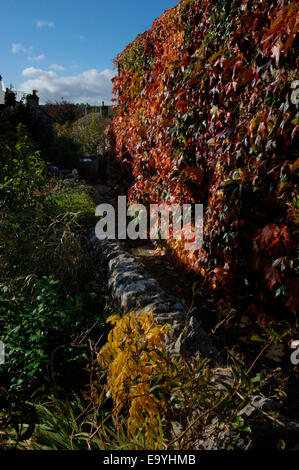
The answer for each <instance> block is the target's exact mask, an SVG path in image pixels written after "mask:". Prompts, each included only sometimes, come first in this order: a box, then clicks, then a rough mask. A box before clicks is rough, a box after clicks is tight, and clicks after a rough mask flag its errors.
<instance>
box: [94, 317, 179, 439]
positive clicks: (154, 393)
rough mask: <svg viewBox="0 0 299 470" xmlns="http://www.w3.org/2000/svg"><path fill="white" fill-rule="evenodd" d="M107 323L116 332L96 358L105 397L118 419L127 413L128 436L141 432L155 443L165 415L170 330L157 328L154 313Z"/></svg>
mask: <svg viewBox="0 0 299 470" xmlns="http://www.w3.org/2000/svg"><path fill="white" fill-rule="evenodd" d="M107 322H110V323H111V324H112V325H114V328H113V329H112V330H111V331H110V333H109V335H108V342H107V343H106V344H105V345H104V346H103V347H102V349H101V350H100V352H99V354H98V357H97V359H98V363H99V366H100V367H101V369H102V370H105V371H106V373H107V384H106V385H105V392H106V395H107V396H111V397H112V399H113V403H114V413H115V414H116V415H118V414H119V413H120V411H121V410H123V412H125V411H128V422H127V424H128V431H129V433H130V434H131V435H132V436H134V434H136V433H139V432H140V431H142V432H144V433H145V437H146V439H147V441H148V443H149V442H150V441H151V442H152V441H153V440H155V436H157V437H158V435H159V433H160V431H161V423H160V418H159V416H160V414H161V413H162V414H164V413H165V412H166V399H165V393H163V376H164V374H165V373H167V368H168V365H167V364H168V361H167V354H166V352H165V345H164V342H163V340H164V337H165V335H166V334H167V331H168V330H169V328H170V326H169V325H158V324H156V323H155V321H154V317H153V313H152V312H151V314H150V315H148V314H147V313H145V312H144V313H141V314H139V315H138V316H137V315H136V314H135V313H134V312H131V313H129V314H128V315H126V316H123V317H120V316H119V315H112V316H110V317H109V318H108V320H107ZM159 392H160V393H159Z"/></svg>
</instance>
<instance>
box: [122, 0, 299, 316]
mask: <svg viewBox="0 0 299 470" xmlns="http://www.w3.org/2000/svg"><path fill="white" fill-rule="evenodd" d="M298 25H299V16H298V4H297V3H296V2H292V1H289V0H279V1H275V2H274V1H272V0H263V1H257V0H250V1H248V0H231V1H229V0H216V1H210V0H182V1H181V2H180V3H179V4H178V5H177V6H176V7H175V8H172V9H170V10H167V11H166V12H165V13H164V14H163V15H162V16H161V17H160V18H159V19H157V20H156V21H155V22H154V23H153V26H152V28H151V29H150V30H149V31H146V32H145V33H144V34H142V35H139V36H138V37H137V38H136V39H135V41H134V42H133V43H132V44H130V45H129V46H127V48H126V49H125V50H124V52H123V53H122V54H120V55H119V56H118V57H117V58H116V59H115V62H116V64H117V66H118V71H119V74H118V76H117V77H115V78H114V93H115V95H116V96H117V104H118V106H117V109H118V112H117V115H116V117H115V118H114V122H113V130H114V134H115V136H116V142H115V152H116V153H117V156H118V159H119V161H120V162H121V163H122V164H123V165H124V166H126V167H127V166H128V165H129V166H130V168H131V173H132V175H133V183H132V184H131V186H130V189H129V197H130V200H131V201H139V202H143V203H144V202H146V203H154V202H155V203H157V202H162V201H164V202H169V203H180V204H182V203H190V202H193V203H203V204H204V217H205V218H204V244H203V247H202V249H201V250H196V251H193V252H190V251H185V250H184V244H183V242H182V241H181V242H180V241H178V240H174V239H170V240H169V243H168V246H169V249H170V250H172V252H173V254H174V255H175V256H176V257H177V258H178V260H179V261H180V262H181V263H183V264H184V265H185V266H186V267H187V268H188V269H191V270H193V271H195V272H196V273H198V274H200V273H201V274H200V275H202V276H203V278H204V281H205V283H206V285H207V286H210V288H211V289H213V288H214V289H218V290H220V291H221V292H222V293H224V294H225V295H227V296H228V297H229V296H235V297H237V296H238V294H240V295H243V296H245V297H246V298H247V299H249V300H248V302H247V306H248V309H249V311H250V313H252V314H254V315H255V314H256V313H258V314H261V315H264V314H272V313H274V311H273V310H277V311H278V310H279V311H281V309H282V311H284V312H287V311H288V312H293V313H295V312H296V309H297V307H298V303H297V302H298V301H297V300H296V295H295V291H296V289H297V290H298V284H297V281H296V280H295V277H296V262H295V259H296V251H295V235H296V233H297V232H296V230H298V229H297V228H296V221H297V220H298V219H296V217H297V218H298V193H297V189H296V184H295V183H296V178H297V176H298V175H297V173H298V165H299V164H298V161H299V160H298V134H299V120H298V119H299V115H298V104H297V101H298V100H297V98H296V96H297V95H296V93H298V92H296V87H297V88H298V86H297V85H298V82H297V81H296V78H298V76H297V75H296V73H297V72H296V71H297V68H298ZM296 214H297V216H296Z"/></svg>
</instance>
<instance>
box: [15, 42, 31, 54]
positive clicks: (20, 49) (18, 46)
mask: <svg viewBox="0 0 299 470" xmlns="http://www.w3.org/2000/svg"><path fill="white" fill-rule="evenodd" d="M31 49H32V48H31V47H29V48H27V47H25V46H24V45H23V44H21V43H20V42H13V43H12V45H11V52H12V53H13V54H18V53H19V52H28V51H29V50H31Z"/></svg>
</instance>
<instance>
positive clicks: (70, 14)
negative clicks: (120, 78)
mask: <svg viewBox="0 0 299 470" xmlns="http://www.w3.org/2000/svg"><path fill="white" fill-rule="evenodd" d="M177 3H178V0H141V1H140V0H139V1H138V0H113V1H109V0H0V31H1V39H0V74H1V75H2V77H3V82H4V86H5V87H9V86H10V85H13V87H14V88H15V89H17V90H20V91H24V92H30V91H31V90H32V89H37V90H38V94H39V96H40V98H41V102H46V101H47V100H50V101H56V100H60V99H61V98H62V97H63V98H64V99H67V100H69V101H72V102H89V103H90V104H98V103H101V102H102V101H103V100H104V101H105V102H109V101H110V99H111V97H112V94H111V89H112V84H111V78H112V77H113V76H114V75H115V70H114V65H113V58H114V57H115V56H116V55H117V54H118V53H119V52H121V51H122V50H123V49H124V48H125V47H126V45H127V44H129V43H130V42H131V41H133V40H134V39H135V37H136V36H137V35H138V34H139V33H143V32H144V31H145V30H147V29H149V28H150V27H151V25H152V22H153V21H154V20H155V19H156V18H157V17H158V16H160V15H161V14H162V13H163V11H164V10H166V9H168V8H171V7H173V6H175V5H176V4H177Z"/></svg>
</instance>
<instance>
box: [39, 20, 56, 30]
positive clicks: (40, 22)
mask: <svg viewBox="0 0 299 470" xmlns="http://www.w3.org/2000/svg"><path fill="white" fill-rule="evenodd" d="M44 26H46V27H47V28H55V24H54V23H52V22H51V21H41V20H38V21H37V22H36V27H37V28H43V27H44Z"/></svg>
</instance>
